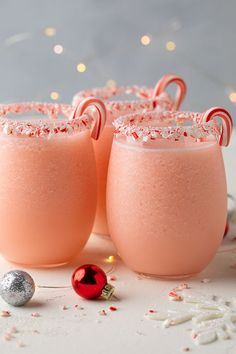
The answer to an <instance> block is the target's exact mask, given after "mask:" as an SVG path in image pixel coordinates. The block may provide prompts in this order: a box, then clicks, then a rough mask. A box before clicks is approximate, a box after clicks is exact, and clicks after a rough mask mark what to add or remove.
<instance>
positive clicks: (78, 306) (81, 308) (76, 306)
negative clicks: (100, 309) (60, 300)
mask: <svg viewBox="0 0 236 354" xmlns="http://www.w3.org/2000/svg"><path fill="white" fill-rule="evenodd" d="M74 307H75V308H76V309H77V310H84V307H82V306H80V305H78V304H76V305H75V306H74Z"/></svg>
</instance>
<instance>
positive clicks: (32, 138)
mask: <svg viewBox="0 0 236 354" xmlns="http://www.w3.org/2000/svg"><path fill="white" fill-rule="evenodd" d="M94 106H95V107H96V109H97V110H99V114H100V115H99V116H98V117H97V118H98V120H97V121H94V117H93V116H92V115H91V114H87V113H84V111H85V110H86V108H88V107H94ZM29 113H30V114H31V116H30V117H29V116H28V114H29ZM9 114H13V117H12V118H8V117H7V115H9ZM16 114H17V115H18V114H24V116H23V118H22V119H21V120H19V118H18V117H16ZM63 115H64V117H63V118H62V116H63ZM105 115H106V111H105V106H104V105H103V103H102V102H101V101H100V100H98V99H95V98H92V99H89V100H88V99H87V100H85V101H84V102H81V104H80V105H79V106H78V107H77V108H76V109H75V108H73V107H72V106H70V105H59V104H55V105H54V104H46V103H22V104H9V105H0V141H1V143H0V171H1V172H0V229H1V233H0V250H1V253H2V255H3V256H4V257H5V258H6V259H8V260H9V261H12V262H14V263H20V264H24V265H28V266H38V267H40V266H57V265H61V264H65V263H68V262H69V261H71V260H72V258H74V257H75V256H76V255H77V254H78V253H79V252H80V251H81V249H82V248H83V247H84V245H85V243H86V241H87V240H88V237H89V235H90V232H91V230H92V225H93V221H94V217H95V210H96V192H97V191H96V163H95V157H94V151H93V145H92V142H91V137H90V131H89V129H90V127H91V128H92V134H91V135H92V137H93V138H95V139H96V138H98V136H99V129H102V127H103V125H104V124H105ZM43 116H46V118H45V119H43V118H42V117H43ZM72 116H73V119H72ZM68 118H70V119H68Z"/></svg>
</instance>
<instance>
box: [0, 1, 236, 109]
mask: <svg viewBox="0 0 236 354" xmlns="http://www.w3.org/2000/svg"><path fill="white" fill-rule="evenodd" d="M0 14H1V20H0V54H1V55H0V78H1V79H0V97H1V101H2V102H11V101H15V100H17V101H18V100H46V101H50V92H51V91H57V92H59V93H60V100H59V101H61V102H68V101H70V100H71V97H72V95H73V94H74V93H75V92H76V91H78V90H80V89H82V88H85V87H92V86H103V85H105V84H106V82H107V80H110V79H113V80H116V82H117V83H118V84H133V83H136V84H148V85H153V84H155V82H156V81H157V79H158V78H159V77H160V76H161V75H163V74H164V73H169V72H175V73H178V74H180V75H182V76H183V77H184V78H185V80H186V82H187V84H188V96H187V99H186V101H185V104H184V108H185V109H191V110H204V109H206V108H208V107H209V106H212V105H223V106H225V107H226V108H228V109H229V110H230V111H231V112H232V113H233V114H234V113H235V104H234V103H232V102H230V100H229V97H228V96H229V93H230V92H231V91H233V90H235V91H236V77H235V67H236V44H235V39H236V36H235V33H236V20H235V16H236V1H233V0H225V1H223V0H222V1H221V0H207V1H203V0H195V1H194V0H146V1H145V0H136V1H135V0H119V1H115V0H67V1H66V0H58V1H57V0H38V1H36V0H0ZM47 26H52V27H55V28H56V30H57V33H56V36H54V37H47V36H45V35H44V28H45V27H47ZM144 34H150V36H151V38H152V41H151V43H150V45H149V46H143V45H141V43H140V37H141V36H142V35H144ZM169 40H173V41H174V42H175V43H176V50H175V51H173V52H168V51H167V50H166V48H165V44H166V42H167V41H169ZM55 44H61V45H63V47H64V52H63V53H62V54H61V55H56V54H55V53H54V52H53V46H54V45H55ZM79 62H84V63H85V64H86V65H87V70H86V72H85V73H78V72H77V71H76V65H77V63H79Z"/></svg>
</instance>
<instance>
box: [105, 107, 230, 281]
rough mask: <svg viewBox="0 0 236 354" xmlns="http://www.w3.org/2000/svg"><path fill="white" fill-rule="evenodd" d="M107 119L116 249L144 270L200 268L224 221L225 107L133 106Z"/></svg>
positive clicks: (176, 272)
mask: <svg viewBox="0 0 236 354" xmlns="http://www.w3.org/2000/svg"><path fill="white" fill-rule="evenodd" d="M216 117H220V118H221V121H222V125H220V124H219V122H218V121H216ZM114 125H115V133H114V134H115V136H114V140H113V145H112V149H111V156H110V164H109V170H108V182H107V212H108V225H109V230H110V233H111V238H112V240H113V241H114V244H115V246H116V248H117V251H118V254H119V255H120V257H121V258H122V260H123V261H124V262H125V263H126V264H127V265H128V267H130V268H131V269H132V270H134V271H136V272H140V273H144V274H148V275H153V276H159V277H183V276H189V275H191V274H195V273H198V272H200V271H201V270H203V269H204V268H205V267H206V265H207V264H208V263H209V262H210V261H211V259H212V258H213V256H214V255H215V253H216V251H217V248H218V246H219V244H220V242H221V241H222V235H223V233H224V228H225V223H226V215H227V191H226V179H225V171H224V164H223V159H222V153H221V145H222V146H227V145H228V143H229V140H230V135H231V131H232V119H231V117H230V115H229V113H228V112H227V111H225V110H224V109H221V108H212V109H210V110H208V111H207V112H206V113H204V114H202V113H191V112H150V113H149V112H147V113H137V114H131V115H127V116H125V117H121V118H118V119H117V120H115V122H114Z"/></svg>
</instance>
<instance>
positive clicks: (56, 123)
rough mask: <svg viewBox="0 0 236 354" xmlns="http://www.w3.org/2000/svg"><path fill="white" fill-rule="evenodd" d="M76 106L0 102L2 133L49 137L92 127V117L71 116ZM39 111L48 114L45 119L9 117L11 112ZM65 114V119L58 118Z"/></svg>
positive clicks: (0, 130) (84, 115) (85, 115)
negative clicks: (72, 117)
mask: <svg viewBox="0 0 236 354" xmlns="http://www.w3.org/2000/svg"><path fill="white" fill-rule="evenodd" d="M74 109H75V108H74V107H73V106H71V105H69V104H58V103H56V104H55V103H44V102H23V103H12V104H0V134H3V135H11V136H16V137H17V136H18V137H19V136H24V137H37V138H38V137H47V138H51V137H54V136H58V135H62V134H64V135H65V134H68V135H72V134H73V133H78V132H80V131H82V130H86V129H90V128H91V124H92V119H91V117H90V116H89V115H87V114H83V115H81V116H78V117H76V118H74V119H71V116H72V114H73V112H74ZM29 112H32V113H39V114H40V115H44V116H46V118H45V119H40V118H33V119H24V118H23V119H18V118H9V117H7V116H8V115H9V114H14V115H18V114H19V115H21V114H24V113H29ZM60 115H63V116H64V118H63V119H60V120H59V119H58V117H59V116H60Z"/></svg>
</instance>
